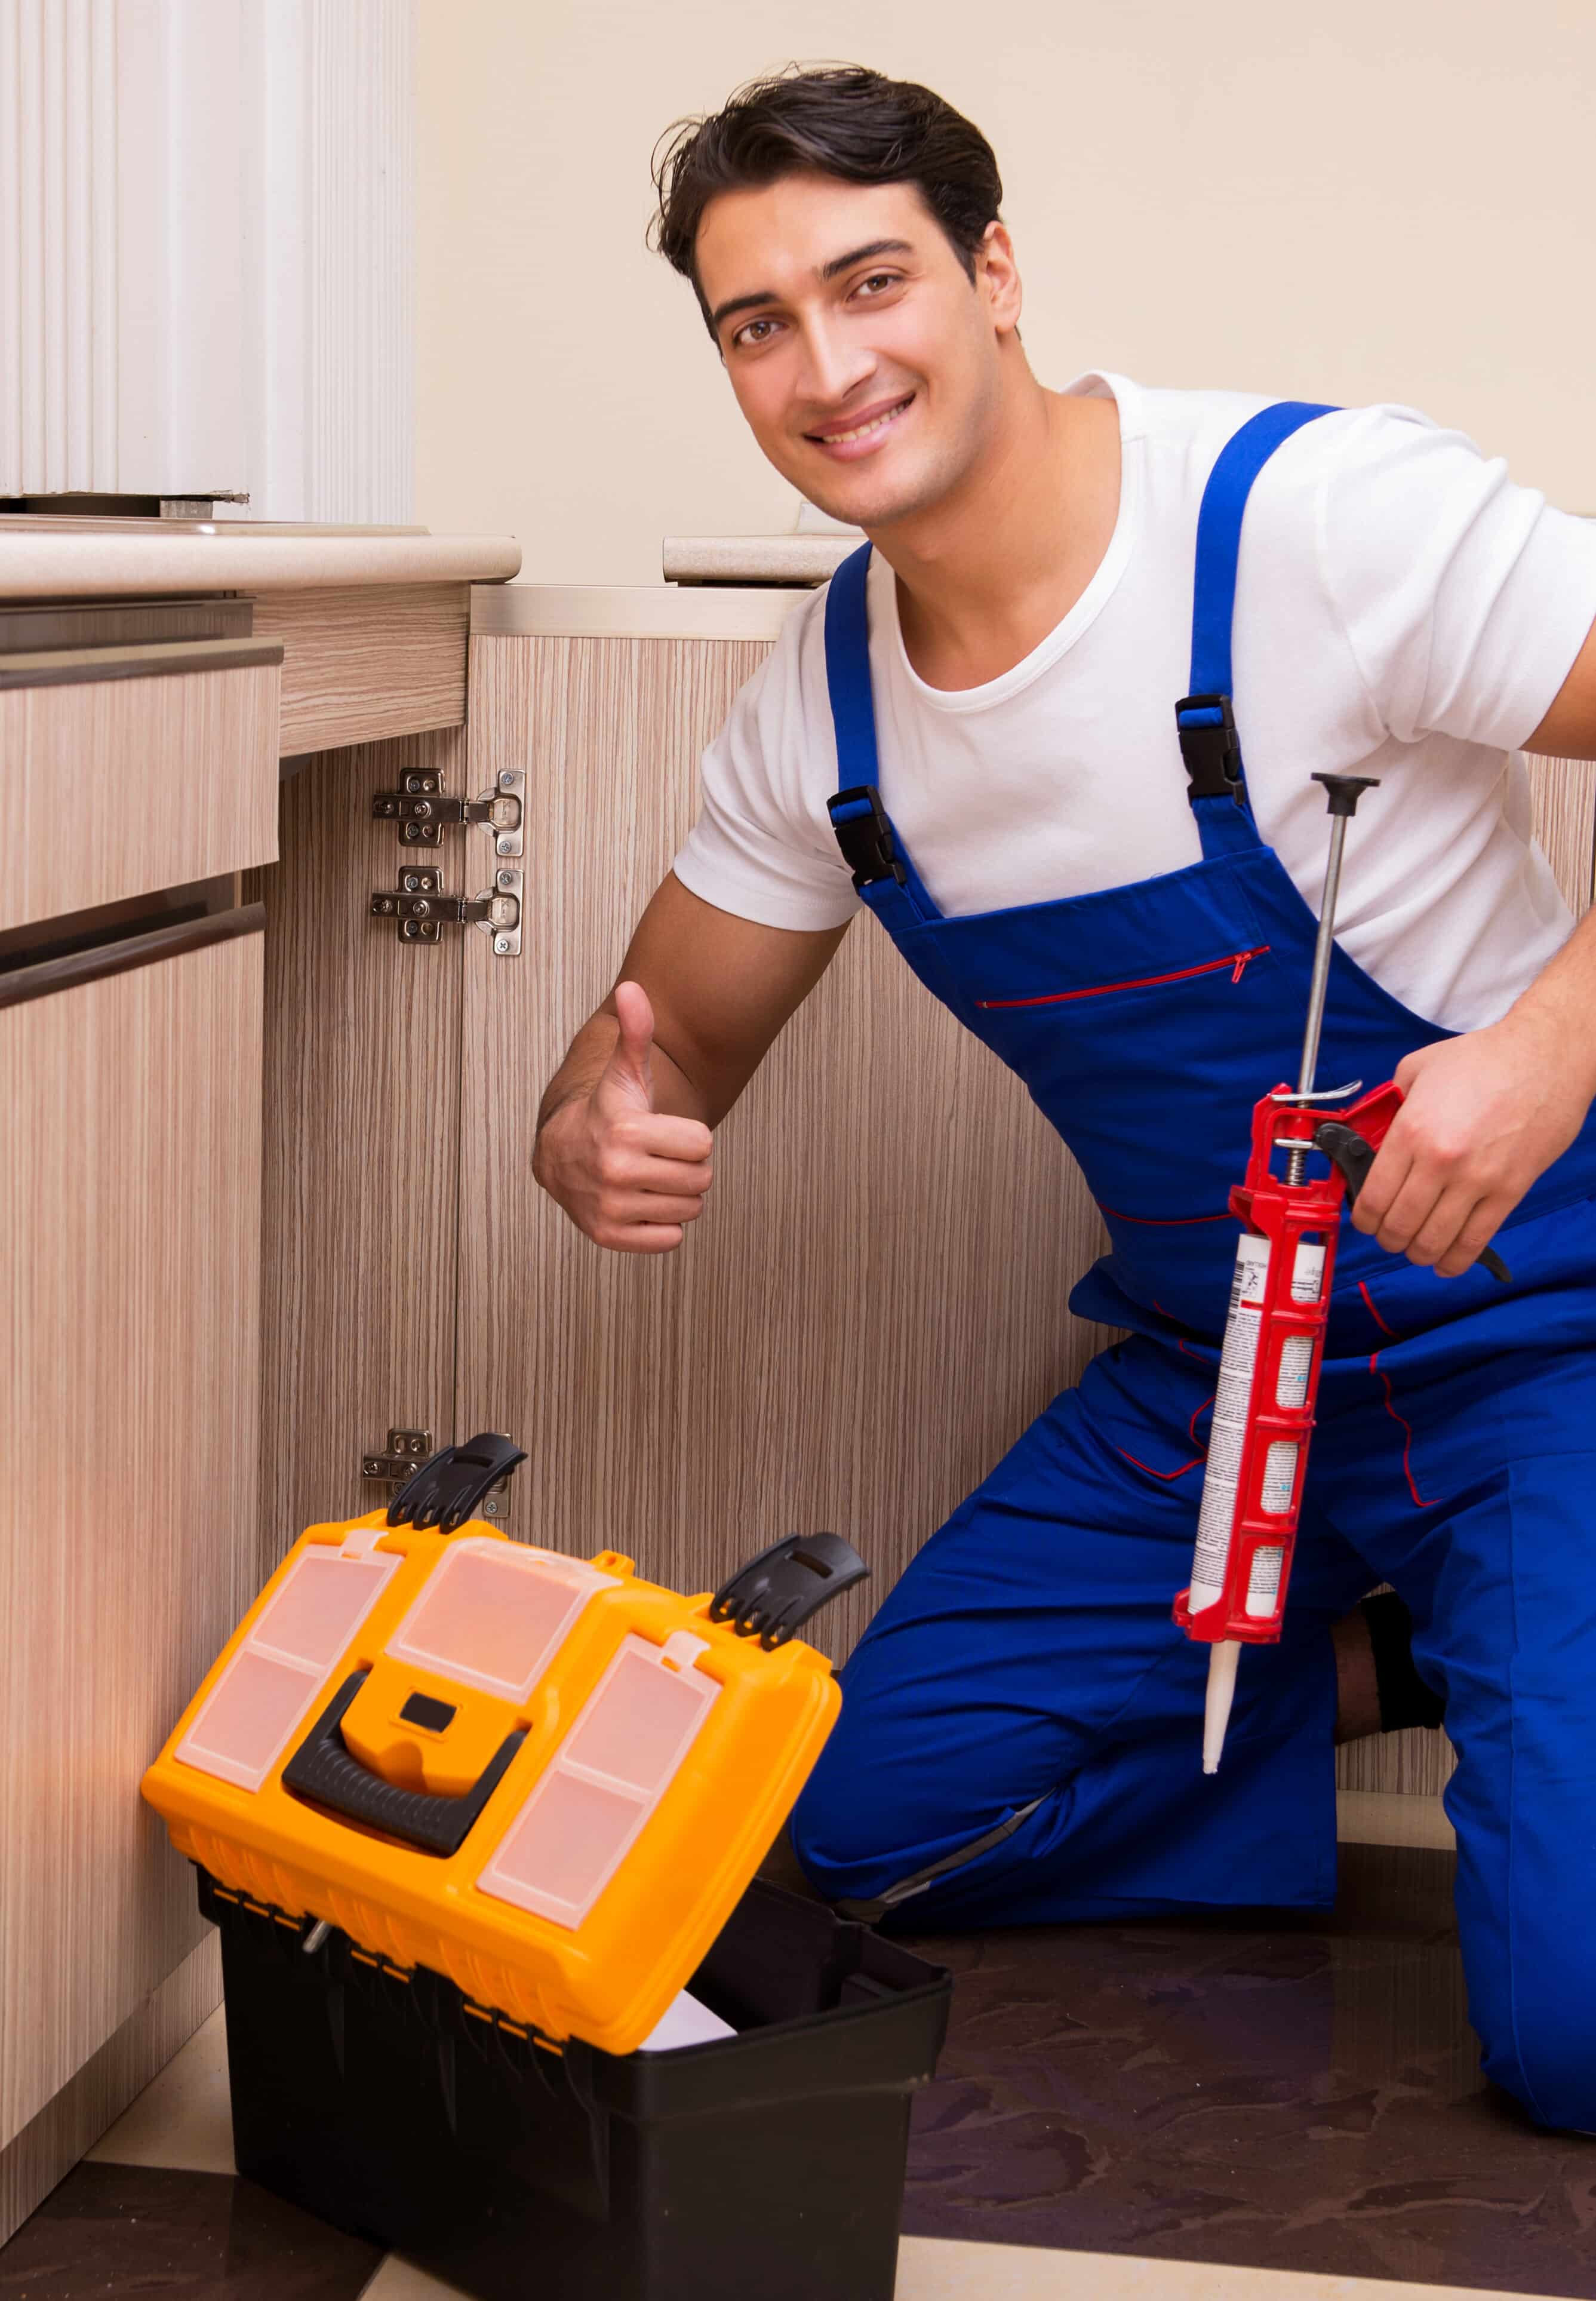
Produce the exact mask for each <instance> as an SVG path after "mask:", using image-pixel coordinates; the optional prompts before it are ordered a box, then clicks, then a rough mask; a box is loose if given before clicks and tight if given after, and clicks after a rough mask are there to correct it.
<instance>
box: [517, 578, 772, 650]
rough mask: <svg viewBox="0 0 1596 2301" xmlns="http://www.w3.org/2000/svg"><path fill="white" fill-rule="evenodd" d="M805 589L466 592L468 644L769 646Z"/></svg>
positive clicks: (592, 586) (623, 587)
mask: <svg viewBox="0 0 1596 2301" xmlns="http://www.w3.org/2000/svg"><path fill="white" fill-rule="evenodd" d="M814 597H815V592H814V590H813V588H812V587H806V588H805V589H803V590H790V589H787V588H785V587H778V586H775V585H769V584H751V585H748V586H746V587H745V586H742V585H739V584H706V585H699V584H692V585H684V586H681V587H678V586H677V585H675V584H671V583H505V584H480V585H473V587H472V595H471V629H472V637H473V638H474V639H632V640H773V639H774V638H775V637H776V635H777V633H778V632H780V630H781V626H782V624H783V623H785V622H786V620H787V618H788V616H789V615H790V614H791V613H792V611H793V609H794V607H797V606H798V603H799V601H800V600H804V599H813V598H814Z"/></svg>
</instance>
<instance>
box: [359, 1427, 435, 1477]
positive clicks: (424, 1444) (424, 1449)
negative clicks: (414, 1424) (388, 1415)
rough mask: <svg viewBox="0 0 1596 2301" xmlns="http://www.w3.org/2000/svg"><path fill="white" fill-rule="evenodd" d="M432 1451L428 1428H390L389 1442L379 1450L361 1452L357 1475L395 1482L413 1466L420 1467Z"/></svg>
mask: <svg viewBox="0 0 1596 2301" xmlns="http://www.w3.org/2000/svg"><path fill="white" fill-rule="evenodd" d="M433 1451H434V1449H433V1445H432V1433H431V1432H430V1430H390V1431H389V1434H388V1444H387V1446H386V1447H385V1448H384V1449H383V1450H382V1451H381V1452H376V1451H375V1450H373V1452H371V1453H370V1454H363V1455H362V1457H361V1461H360V1475H361V1477H363V1478H386V1479H387V1480H388V1482H389V1485H398V1484H399V1482H400V1480H401V1479H402V1478H407V1477H409V1476H410V1473H411V1472H412V1470H419V1469H420V1468H421V1466H422V1463H423V1462H424V1461H425V1460H427V1457H428V1456H429V1455H430V1453H432V1452H433Z"/></svg>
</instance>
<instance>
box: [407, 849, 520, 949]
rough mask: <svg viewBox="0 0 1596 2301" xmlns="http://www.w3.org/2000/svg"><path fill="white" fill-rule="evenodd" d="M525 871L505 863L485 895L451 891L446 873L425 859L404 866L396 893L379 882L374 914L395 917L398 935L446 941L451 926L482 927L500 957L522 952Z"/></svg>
mask: <svg viewBox="0 0 1596 2301" xmlns="http://www.w3.org/2000/svg"><path fill="white" fill-rule="evenodd" d="M521 899H522V874H521V873H520V872H519V871H516V870H512V869H508V868H500V869H499V870H497V871H496V872H495V873H494V874H493V884H492V886H491V887H484V888H483V890H482V891H481V893H480V895H450V894H446V892H445V891H444V885H443V873H442V872H441V871H437V870H433V869H430V867H429V866H426V865H424V864H417V865H415V866H414V867H412V868H410V869H408V870H404V871H401V872H400V874H399V878H398V884H397V886H396V888H395V889H394V891H393V893H392V894H389V893H388V892H387V891H385V890H383V889H381V888H379V889H378V891H376V892H375V893H374V894H373V895H372V917H373V918H374V919H392V920H393V922H394V925H395V928H396V931H397V934H398V938H399V941H401V942H408V943H422V942H441V941H442V940H443V931H444V929H445V927H446V926H455V927H480V928H481V930H482V932H483V933H484V934H486V935H490V936H491V937H492V939H493V955H494V957H495V958H520V957H521Z"/></svg>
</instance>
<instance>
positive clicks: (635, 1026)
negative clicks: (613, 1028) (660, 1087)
mask: <svg viewBox="0 0 1596 2301" xmlns="http://www.w3.org/2000/svg"><path fill="white" fill-rule="evenodd" d="M615 1021H616V1023H617V1025H619V1029H618V1032H617V1034H616V1038H615V1044H614V1051H613V1053H612V1054H611V1056H610V1058H609V1061H608V1062H607V1063H606V1065H605V1067H604V1075H603V1076H602V1077H601V1078H600V1080H599V1082H598V1084H597V1088H596V1089H595V1090H594V1092H595V1093H596V1094H597V1095H604V1094H606V1092H608V1093H609V1094H612V1095H615V1096H618V1097H619V1098H620V1099H621V1100H623V1101H624V1102H628V1103H631V1104H633V1105H634V1106H635V1107H636V1108H638V1109H642V1110H652V1109H653V1108H654V1068H653V1065H652V1063H651V1062H650V1060H649V1057H650V1054H651V1052H652V1050H653V1047H654V1008H653V1007H652V1006H651V1005H650V1004H649V1000H648V992H646V991H645V990H644V988H643V986H642V984H641V983H617V984H616V985H615Z"/></svg>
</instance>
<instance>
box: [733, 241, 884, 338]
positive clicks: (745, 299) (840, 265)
mask: <svg viewBox="0 0 1596 2301" xmlns="http://www.w3.org/2000/svg"><path fill="white" fill-rule="evenodd" d="M913 254H914V249H913V247H911V246H910V244H909V242H908V241H907V239H868V240H866V241H865V245H864V247H850V248H849V249H848V254H847V255H833V256H832V258H831V262H830V263H829V264H822V265H821V267H820V277H821V278H822V279H823V280H835V278H836V277H837V274H838V273H839V272H848V271H850V270H851V269H852V267H853V266H854V265H855V264H867V263H868V262H869V261H870V258H871V257H872V256H873V255H913ZM779 300H780V299H779V298H778V297H777V295H776V291H775V289H773V288H759V289H756V290H755V292H754V293H753V295H751V296H731V297H728V298H727V300H726V301H725V303H723V304H717V305H715V307H714V311H713V312H712V313H711V314H710V315H709V324H710V326H711V327H712V328H718V327H719V326H720V324H721V322H722V321H723V320H729V319H730V318H731V314H733V312H752V311H754V310H756V308H757V307H758V305H761V304H774V303H776V302H778V301H779Z"/></svg>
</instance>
